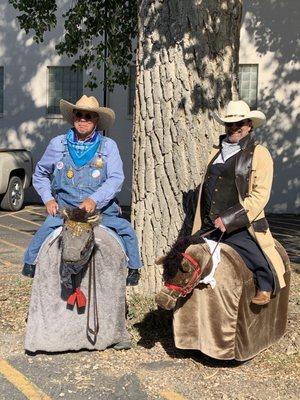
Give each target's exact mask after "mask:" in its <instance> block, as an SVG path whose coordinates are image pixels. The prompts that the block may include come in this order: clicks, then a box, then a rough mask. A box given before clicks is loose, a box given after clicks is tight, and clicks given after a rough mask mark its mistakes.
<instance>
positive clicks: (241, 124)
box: [225, 121, 248, 128]
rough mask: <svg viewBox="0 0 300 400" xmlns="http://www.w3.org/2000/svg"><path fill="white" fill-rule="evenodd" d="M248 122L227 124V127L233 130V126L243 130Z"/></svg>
mask: <svg viewBox="0 0 300 400" xmlns="http://www.w3.org/2000/svg"><path fill="white" fill-rule="evenodd" d="M247 124H248V121H238V122H226V124H225V126H227V127H228V128H231V127H232V126H234V125H235V126H236V127H237V128H241V127H242V126H244V125H247Z"/></svg>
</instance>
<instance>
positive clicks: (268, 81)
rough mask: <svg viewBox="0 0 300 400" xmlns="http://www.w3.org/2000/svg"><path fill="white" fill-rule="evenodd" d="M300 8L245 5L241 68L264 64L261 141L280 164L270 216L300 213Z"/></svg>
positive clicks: (265, 2)
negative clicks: (277, 213) (263, 118)
mask: <svg viewBox="0 0 300 400" xmlns="http://www.w3.org/2000/svg"><path fill="white" fill-rule="evenodd" d="M299 21H300V3H299V1H298V0H276V1H275V0H260V1H258V0H244V15H243V22H242V29H241V43H240V64H258V97H257V108H258V109H259V110H261V111H263V112H264V113H265V114H266V116H267V124H266V125H265V126H264V127H263V128H261V129H258V130H257V132H256V135H257V137H258V139H259V140H260V142H261V143H263V144H265V145H266V146H267V147H268V148H269V150H270V152H271V154H272V157H273V160H274V182H273V190H272V195H271V199H270V202H269V204H268V210H269V211H272V212H279V213H280V212H290V213H299V211H300V190H299V189H300V165H299V164H300V163H299V158H300V134H299V109H300V96H299V92H300V59H299Z"/></svg>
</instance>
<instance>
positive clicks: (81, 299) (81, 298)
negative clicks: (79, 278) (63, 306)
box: [75, 288, 86, 308]
mask: <svg viewBox="0 0 300 400" xmlns="http://www.w3.org/2000/svg"><path fill="white" fill-rule="evenodd" d="M75 290H76V293H77V306H78V308H81V307H85V306H86V297H85V295H84V293H83V292H82V290H80V289H79V288H77V289H75Z"/></svg>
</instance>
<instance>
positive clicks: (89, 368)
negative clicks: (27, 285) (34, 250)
mask: <svg viewBox="0 0 300 400" xmlns="http://www.w3.org/2000/svg"><path fill="white" fill-rule="evenodd" d="M45 216H46V212H45V208H44V207H42V206H39V205H27V206H26V207H25V208H24V209H22V210H20V211H18V212H4V211H0V228H1V233H0V268H1V269H0V272H1V274H2V276H4V277H5V275H6V276H8V275H11V274H15V276H16V278H15V280H14V282H19V281H18V279H20V278H17V276H18V274H19V273H20V271H21V268H22V259H23V253H24V251H25V249H26V247H27V245H28V243H29V241H30V239H31V237H32V235H33V234H34V233H35V231H36V230H37V229H38V227H39V226H40V225H41V224H42V222H43V220H44V219H45ZM268 221H269V224H270V227H271V230H272V232H273V234H274V236H275V237H276V238H277V239H278V240H279V241H280V242H281V243H282V244H283V245H284V246H285V248H286V250H287V252H288V254H289V256H290V259H291V261H292V262H293V263H294V268H295V269H296V271H297V272H299V263H300V258H299V254H300V216H296V215H272V214H270V215H269V216H268ZM23 281H24V282H25V281H26V278H21V283H22V282H23ZM1 282H2V284H3V285H4V284H5V283H3V282H5V280H2V281H1ZM26 282H27V281H26ZM2 291H3V287H0V302H1V299H2V298H1V293H2ZM2 300H3V299H2ZM4 300H6V298H4ZM0 306H1V304H0ZM13 318H14V316H12V320H13ZM12 325H13V324H12ZM4 335H6V337H4ZM4 335H3V333H2V332H0V336H2V339H0V399H1V400H19V399H20V400H22V399H26V398H28V399H44V400H50V399H60V398H65V399H75V400H77V399H91V400H94V399H95V400H96V399H99V398H101V399H107V400H114V399H116V400H117V399H122V400H123V399H130V400H143V399H150V400H151V399H158V400H163V399H170V400H187V399H188V400H190V399H192V400H194V399H195V400H198V398H207V399H210V398H217V397H213V396H215V395H212V397H210V396H207V395H206V396H204V397H198V395H197V393H198V392H197V379H198V380H199V382H200V381H201V382H204V386H203V384H202V390H204V389H205V390H206V386H205V385H207V391H209V384H210V383H213V384H214V385H215V387H216V388H217V387H218V386H217V385H220V388H222V387H223V385H224V383H223V382H224V380H223V378H224V379H225V381H226V379H227V380H228V382H230V379H233V377H234V375H235V376H237V374H234V373H233V371H230V370H228V369H226V370H224V369H223V370H222V369H220V368H210V367H207V366H206V365H205V364H200V363H198V364H197V365H196V364H195V363H194V362H193V361H191V360H190V359H186V358H184V357H181V356H180V357H178V358H176V357H173V355H172V356H171V357H170V355H168V354H167V353H166V352H165V350H164V349H163V348H162V346H161V345H160V344H157V345H156V346H155V347H153V348H149V349H147V348H141V347H136V348H135V349H134V351H129V352H124V351H122V352H118V353H117V354H116V352H115V351H114V350H112V349H110V350H107V351H105V352H100V353H97V352H80V353H66V354H59V355H49V354H40V355H38V356H35V357H29V356H26V355H25V354H24V351H23V345H22V340H23V335H24V332H23V331H22V330H20V331H19V332H16V333H12V334H10V333H9V330H6V331H5V332H4ZM1 347H2V348H1ZM266 360H267V358H264V361H266ZM298 365H299V364H298ZM243 368H244V369H245V371H246V372H247V371H248V370H247V366H245V367H243ZM253 368H254V370H255V369H258V368H260V366H259V364H255V365H254V367H253ZM253 368H252V369H251V367H248V369H249V371H250V372H249V374H250V373H251V370H253ZM181 369H185V371H188V375H189V379H188V378H186V377H182V379H183V381H182V383H180V377H181V374H180V370H181ZM240 371H243V370H242V369H241V370H240ZM240 373H241V374H242V373H243V372H240ZM247 373H248V372H247ZM168 374H170V376H171V375H173V381H172V382H173V383H172V382H171V381H166V383H165V381H164V379H166V377H167V376H168ZM193 374H194V375H195V376H196V377H198V378H196V381H195V378H194V377H193V376H194V375H193ZM218 374H223V375H224V377H223V375H222V382H220V383H218V382H219V381H218V379H219V378H220V377H221V375H218ZM258 375H259V374H258ZM218 376H219V378H218ZM206 379H209V380H211V382H208V381H207V382H206V381H205V380H206ZM234 379H235V378H234ZM252 379H253V378H251V379H249V382H252ZM274 379H275V378H274ZM185 380H186V381H185ZM238 381H239V378H238ZM174 382H175V383H174ZM205 382H206V383H205ZM249 384H250V383H249ZM251 384H252V383H251ZM187 385H188V386H189V385H190V387H188V388H187ZM288 385H289V386H288ZM293 385H294V386H295V383H294V381H293V380H290V381H289V384H287V385H286V387H290V388H291V390H292V388H293ZM229 386H230V385H229ZM254 386H255V385H254ZM286 387H284V390H288V389H286ZM230 390H231V388H229V389H228V393H230ZM249 390H250V389H249ZM251 390H252V389H251ZM253 390H254V389H253ZM268 390H269V389H268ZM270 390H271V389H270ZM276 390H281V389H280V388H279V389H278V388H277V389H276ZM282 390H283V389H282ZM295 390H296V389H295V387H294V389H293V393H294V392H295ZM270 393H271V392H270ZM280 393H283V392H280ZM224 396H225V395H224ZM226 396H227V395H226ZM226 396H225V397H218V398H222V399H231V398H239V399H244V398H245V397H230V396H229V397H226ZM280 396H281V397H274V399H275V398H295V399H296V398H297V395H296V396H295V397H284V396H282V395H281V394H280ZM246 398H249V399H254V398H257V397H255V396H254V397H251V396H250V397H246ZM265 398H266V399H267V398H268V399H269V398H272V397H271V396H270V397H265Z"/></svg>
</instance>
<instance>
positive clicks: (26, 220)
mask: <svg viewBox="0 0 300 400" xmlns="http://www.w3.org/2000/svg"><path fill="white" fill-rule="evenodd" d="M39 215H40V214H39ZM12 217H14V218H17V219H20V220H21V221H25V222H28V223H29V224H32V225H36V226H41V225H42V224H38V223H37V222H33V221H29V220H28V219H25V218H22V217H19V216H18V215H12Z"/></svg>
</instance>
